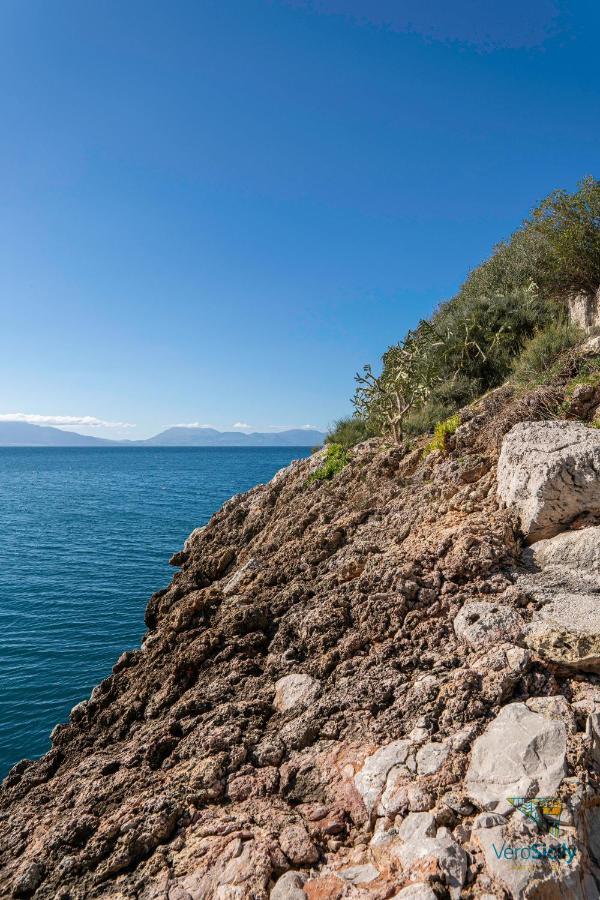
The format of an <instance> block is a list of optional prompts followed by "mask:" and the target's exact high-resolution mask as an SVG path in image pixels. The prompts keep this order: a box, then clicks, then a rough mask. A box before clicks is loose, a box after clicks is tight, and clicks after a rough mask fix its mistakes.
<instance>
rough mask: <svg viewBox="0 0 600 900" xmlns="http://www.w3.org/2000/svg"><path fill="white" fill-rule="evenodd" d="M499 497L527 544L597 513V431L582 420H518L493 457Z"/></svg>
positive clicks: (599, 459) (599, 495) (599, 498)
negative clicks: (513, 515)
mask: <svg viewBox="0 0 600 900" xmlns="http://www.w3.org/2000/svg"><path fill="white" fill-rule="evenodd" d="M498 496H499V497H500V499H501V500H503V501H504V502H505V503H506V504H507V505H508V506H510V507H511V508H512V509H514V510H515V512H516V513H517V515H518V518H519V524H520V526H521V529H522V531H523V533H524V534H525V536H526V538H527V540H528V542H529V543H533V542H534V541H539V540H541V539H542V538H548V537H552V536H553V535H555V534H558V533H559V532H560V531H563V530H564V529H565V528H567V527H568V525H569V524H570V523H571V522H572V521H573V520H574V519H575V518H576V517H577V516H581V515H582V514H583V513H587V514H593V515H600V431H598V430H596V429H593V428H588V427H587V426H586V425H584V424H583V423H581V422H520V423H518V424H517V425H515V426H514V428H512V429H511V431H510V432H509V434H508V435H507V436H506V438H505V440H504V443H503V445H502V452H501V454H500V459H499V460H498Z"/></svg>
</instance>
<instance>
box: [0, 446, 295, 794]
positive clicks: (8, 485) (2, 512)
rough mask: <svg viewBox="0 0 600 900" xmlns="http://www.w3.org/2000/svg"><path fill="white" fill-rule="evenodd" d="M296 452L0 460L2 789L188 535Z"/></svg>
mask: <svg viewBox="0 0 600 900" xmlns="http://www.w3.org/2000/svg"><path fill="white" fill-rule="evenodd" d="M306 455H308V450H307V449H306V448H304V447H301V448H294V447H277V448H263V447H259V448H243V449H238V448H233V447H232V448H229V447H219V448H212V447H209V448H193V449H187V448H185V449H184V448H168V449H167V448H164V449H163V448H158V447H157V448H154V447H153V448H127V449H116V448H106V449H105V448H85V449H75V448H68V449H58V448H51V449H45V448H31V449H29V448H18V449H12V448H0V777H3V776H4V775H5V774H6V771H7V770H8V768H10V766H12V765H13V764H14V763H15V762H17V761H18V760H19V759H21V758H23V757H35V756H39V755H40V754H42V753H44V752H45V751H46V750H48V749H49V742H48V735H49V732H50V731H51V730H52V728H53V727H54V725H55V724H56V723H57V722H59V721H64V720H65V719H66V718H67V717H68V714H69V711H70V710H71V708H72V707H73V706H74V704H75V703H78V702H79V701H80V700H82V699H84V698H85V697H87V696H89V693H90V691H91V689H92V688H93V686H94V685H95V684H96V683H97V682H98V681H99V680H100V679H101V678H103V677H104V676H106V675H107V674H108V673H109V672H110V669H111V667H112V665H113V663H114V661H115V660H116V659H117V657H118V656H119V654H120V653H121V652H122V651H123V650H125V649H127V648H132V647H136V646H138V645H139V641H140V637H141V635H142V633H143V631H144V623H143V614H144V608H145V605H146V602H147V600H148V598H149V596H150V594H151V593H153V591H155V590H157V589H158V588H160V587H164V586H165V585H166V584H168V582H169V581H170V579H171V576H172V574H173V571H174V570H173V569H172V568H171V567H170V566H169V565H168V560H169V557H170V556H171V554H172V553H174V552H175V551H176V550H178V549H180V547H181V545H182V544H183V541H184V540H185V538H186V537H187V535H188V534H189V533H190V531H192V529H193V528H196V526H198V525H203V524H204V523H205V522H207V521H208V519H209V518H210V516H211V515H212V513H213V512H215V510H217V509H218V507H219V506H221V504H222V503H223V502H224V501H225V500H227V499H228V498H229V497H231V496H232V495H233V494H237V493H239V492H240V491H245V490H247V489H248V488H250V487H253V486H254V485H255V484H258V483H260V482H265V481H268V480H269V479H270V478H271V477H272V476H273V475H274V474H275V472H276V471H277V470H278V469H280V468H281V467H282V466H285V465H287V464H288V463H289V462H290V461H291V460H292V459H296V458H298V457H300V456H306Z"/></svg>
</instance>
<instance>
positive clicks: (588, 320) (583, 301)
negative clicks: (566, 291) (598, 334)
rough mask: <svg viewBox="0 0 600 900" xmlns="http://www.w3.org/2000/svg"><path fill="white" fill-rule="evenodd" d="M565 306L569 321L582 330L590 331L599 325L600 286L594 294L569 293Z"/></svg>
mask: <svg viewBox="0 0 600 900" xmlns="http://www.w3.org/2000/svg"><path fill="white" fill-rule="evenodd" d="M567 306H568V310H569V319H570V320H571V322H572V323H573V324H574V325H577V326H579V328H582V329H583V330H584V331H591V330H592V328H597V327H598V326H599V325H600V288H599V289H598V290H597V291H596V293H595V294H592V293H573V294H570V295H569V297H568V298H567Z"/></svg>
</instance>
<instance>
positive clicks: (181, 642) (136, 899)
mask: <svg viewBox="0 0 600 900" xmlns="http://www.w3.org/2000/svg"><path fill="white" fill-rule="evenodd" d="M511 403H512V401H511V398H510V393H509V392H508V393H507V392H506V391H497V392H493V393H492V394H490V395H488V397H487V398H485V399H484V400H483V401H481V402H480V403H479V404H478V405H474V406H473V407H472V408H470V409H469V410H465V411H464V412H463V414H462V415H463V424H462V425H461V428H460V429H459V431H460V434H458V432H457V436H456V438H455V440H454V443H453V444H452V442H450V447H449V451H448V453H447V454H442V453H439V452H435V453H432V454H430V455H429V456H427V458H426V459H424V458H423V451H422V446H417V447H416V448H415V449H414V450H413V451H411V452H407V451H404V450H402V449H400V448H389V447H386V446H385V445H383V444H380V443H379V442H377V441H370V442H367V443H365V444H362V445H360V446H359V447H357V448H354V449H353V451H352V452H351V460H350V463H349V465H348V466H347V467H346V468H344V469H343V471H342V472H341V473H339V474H338V475H337V476H336V477H335V479H333V480H332V481H331V482H317V483H309V482H308V480H307V479H308V476H309V475H310V473H311V472H312V471H314V469H315V468H316V467H317V466H318V465H319V464H320V461H321V456H320V454H316V455H315V456H313V457H312V458H311V459H309V460H304V461H301V462H298V463H295V464H293V465H292V466H290V467H289V468H287V469H286V470H283V471H282V472H280V473H278V475H277V476H276V477H275V478H274V479H273V480H272V481H271V482H270V483H269V484H268V485H263V486H259V487H257V488H255V489H254V490H252V491H250V492H248V493H247V494H244V495H241V496H238V497H235V498H233V499H232V500H230V501H229V502H228V503H226V504H225V506H224V507H223V508H222V509H221V510H220V511H219V512H218V513H217V514H216V515H215V516H214V517H213V518H212V519H211V521H210V522H209V523H208V525H207V526H206V527H204V528H202V529H198V530H196V531H195V532H194V533H193V535H191V536H190V538H189V539H188V541H187V542H186V545H185V547H184V549H183V550H182V551H180V552H179V553H177V554H176V555H175V556H174V557H173V560H172V561H173V563H174V564H175V565H177V566H179V567H180V571H179V572H177V574H176V575H175V577H174V579H173V581H172V583H171V585H170V586H169V587H168V588H167V589H166V590H163V591H159V592H158V593H157V594H155V595H154V596H153V597H152V598H151V599H150V602H149V604H148V608H147V611H146V623H147V626H148V632H147V634H146V636H145V638H144V641H143V644H142V648H141V649H140V650H138V651H135V652H128V653H124V654H123V655H122V656H121V657H120V658H119V659H118V660H117V662H116V663H115V666H114V668H113V672H112V674H111V675H110V676H109V677H108V678H107V679H106V680H105V681H103V682H102V683H101V684H99V685H98V686H97V687H96V688H95V689H94V691H93V692H92V695H91V697H90V698H89V699H88V700H85V701H83V702H82V703H80V704H78V705H77V706H76V707H75V708H74V709H73V711H72V713H71V716H70V719H69V721H68V722H67V723H65V724H62V725H58V726H57V727H56V728H55V729H54V731H53V732H52V749H51V750H50V752H49V753H47V754H46V755H45V756H44V757H43V758H42V759H40V760H37V761H31V760H24V761H22V762H21V763H19V764H18V765H17V766H15V767H14V768H13V770H12V771H11V772H10V774H9V776H8V778H7V779H6V780H5V782H4V785H3V788H2V792H1V795H0V896H1V897H7V898H8V897H34V898H36V900H88V898H89V900H95V898H118V900H199V898H202V900H211V898H218V900H266V898H268V897H269V896H271V897H273V898H275V900H305V898H306V900H323V898H333V900H340V898H373V900H390V898H392V897H401V898H404V900H406V898H412V900H432V898H434V897H435V898H437V900H449V898H458V897H465V898H476V897H477V898H486V897H487V898H488V900H489V898H490V897H495V898H496V900H506V898H508V897H521V896H523V897H525V896H527V897H528V898H537V900H543V898H554V897H557V898H558V897H560V896H568V897H571V896H572V897H582V898H585V897H597V896H598V895H599V893H600V888H598V885H600V868H599V867H600V792H599V790H598V770H597V768H596V766H597V762H595V760H598V758H600V751H599V750H598V747H599V742H600V739H599V738H598V735H599V734H600V726H598V722H599V721H600V719H599V718H598V717H599V716H600V686H599V685H598V683H597V680H596V679H595V677H594V676H590V675H585V674H584V675H582V674H581V673H575V674H573V672H570V671H569V670H567V671H561V670H555V669H554V668H553V667H552V666H551V665H549V664H548V661H547V660H545V659H544V658H543V656H541V655H540V654H538V653H537V651H535V650H532V649H531V648H527V647H526V646H525V637H524V635H525V632H526V631H528V629H529V628H530V627H531V621H532V618H533V617H535V616H536V615H537V613H538V612H539V611H540V609H541V608H542V607H543V606H544V605H546V602H547V599H548V597H547V596H546V594H544V592H543V591H546V592H550V593H551V590H552V589H551V588H550V587H548V584H549V582H548V581H547V580H546V582H545V587H544V589H543V591H542V589H541V588H540V592H539V594H538V595H536V594H535V591H534V590H533V588H532V584H534V583H535V579H536V578H539V577H540V574H541V573H542V574H543V570H541V573H540V571H536V570H535V566H534V568H533V569H531V568H530V569H529V570H528V569H526V568H525V569H523V570H521V569H519V561H520V552H521V548H520V545H519V542H518V535H516V534H515V531H514V529H513V511H512V509H510V508H508V509H507V508H504V507H503V506H502V505H501V504H500V503H499V500H498V495H497V487H496V462H497V450H496V448H495V446H490V445H489V436H490V433H491V431H492V429H494V428H495V429H496V430H498V429H499V428H500V424H499V423H502V422H504V423H506V425H507V427H510V426H511V425H512V424H514V422H515V420H516V418H517V417H518V416H519V415H523V410H524V409H525V410H526V412H527V414H528V415H531V414H532V412H535V410H536V409H537V408H538V407H536V405H535V404H536V403H537V400H536V399H535V398H534V399H533V400H531V401H528V402H527V404H525V403H524V401H522V400H519V401H518V402H517V401H515V403H514V404H513V405H511ZM553 427H554V426H553ZM527 428H531V426H529V425H528V426H527ZM511 440H512V439H511ZM581 446H584V447H585V446H586V444H585V442H583V443H582V444H581ZM553 452H554V451H553ZM536 453H538V451H537V450H534V452H533V457H534V458H536V459H537V456H536ZM556 454H557V457H556V458H558V456H560V453H559V452H558V451H556ZM562 458H563V457H561V459H562ZM577 471H579V470H577ZM582 479H583V480H582V484H587V482H586V481H585V477H583V476H582ZM557 508H558V507H557V506H556V504H555V506H554V509H557ZM553 577H555V579H558V580H559V581H560V579H563V581H564V579H565V576H564V574H559V575H555V576H553ZM590 590H592V587H591V586H590ZM474 610H475V611H477V610H480V611H482V612H483V613H484V615H483V616H481V617H480V619H479V621H480V622H483V623H484V624H486V627H485V628H484V629H483V630H480V631H478V630H477V629H475V630H473V629H472V626H473V625H476V624H477V622H476V621H473V619H472V616H473V611H474ZM488 615H489V616H491V618H488ZM469 617H470V621H469ZM492 789H493V796H492V795H491V794H490V791H492ZM514 790H519V791H521V790H523V791H527V790H530V791H531V794H532V796H535V795H536V792H539V791H540V790H542V791H546V790H547V791H552V792H556V794H557V796H558V797H559V798H560V802H561V803H562V808H563V821H564V823H565V829H566V830H565V831H564V836H563V837H561V840H564V841H565V842H566V843H568V844H569V846H574V844H573V842H576V847H577V852H576V861H575V863H574V865H573V866H568V865H566V864H563V863H560V864H559V862H558V861H555V862H554V863H552V864H551V863H549V861H548V859H545V860H543V861H541V862H539V863H538V862H534V861H531V866H532V868H531V869H530V870H529V871H528V872H527V873H526V875H527V877H525V876H524V875H522V869H521V868H515V867H514V865H513V863H514V860H511V859H506V858H504V857H503V858H500V859H499V858H498V857H497V856H496V851H495V850H494V847H493V844H494V843H496V847H497V846H498V843H497V842H498V841H500V845H501V846H502V841H504V839H505V838H506V840H507V841H509V839H510V841H513V840H517V839H519V840H520V839H521V838H523V839H525V837H527V836H526V835H525V834H524V832H523V829H524V828H525V827H529V825H528V822H527V820H526V818H525V817H524V816H523V815H522V814H521V813H519V812H518V811H516V810H515V809H514V808H512V807H511V808H510V809H506V810H505V807H506V803H505V800H504V799H503V798H504V793H503V792H508V791H510V792H512V791H514ZM491 805H495V806H496V807H497V808H500V809H501V810H502V811H503V812H504V810H505V814H504V815H502V816H500V815H498V813H497V810H490V809H489V807H490V806H491ZM532 827H533V826H532ZM519 829H521V831H519ZM519 836H520V837H519ZM530 837H531V835H529V837H527V840H529V839H530ZM490 838H494V840H490ZM540 840H543V841H547V840H548V835H545V836H542V837H541V838H540ZM521 876H522V877H521Z"/></svg>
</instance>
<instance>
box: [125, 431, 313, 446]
mask: <svg viewBox="0 0 600 900" xmlns="http://www.w3.org/2000/svg"><path fill="white" fill-rule="evenodd" d="M324 440H325V435H324V434H323V432H322V431H316V430H315V429H312V428H292V429H290V430H289V431H273V432H269V433H262V432H260V431H254V432H252V433H251V434H245V433H244V432H243V431H216V430H215V429H214V428H167V430H166V431H161V433H160V434H156V435H154V437H151V438H148V440H146V441H136V443H137V444H138V445H139V444H144V445H145V446H148V445H150V446H156V447H316V446H318V445H320V444H322V443H323V441H324Z"/></svg>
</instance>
